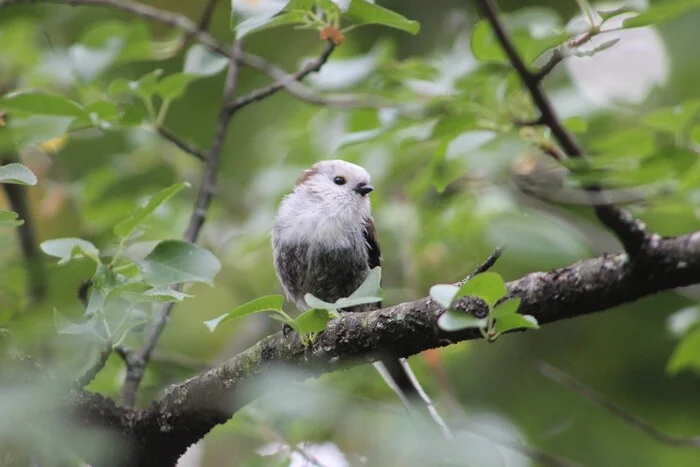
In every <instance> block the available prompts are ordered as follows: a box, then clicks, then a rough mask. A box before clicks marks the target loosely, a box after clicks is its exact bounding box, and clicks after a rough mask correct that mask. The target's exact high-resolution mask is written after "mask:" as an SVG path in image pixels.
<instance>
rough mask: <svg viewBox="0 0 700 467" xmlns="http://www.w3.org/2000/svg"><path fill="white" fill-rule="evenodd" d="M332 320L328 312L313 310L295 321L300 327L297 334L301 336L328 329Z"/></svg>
mask: <svg viewBox="0 0 700 467" xmlns="http://www.w3.org/2000/svg"><path fill="white" fill-rule="evenodd" d="M332 318H333V317H332V316H331V314H330V313H329V312H328V310H325V309H312V310H308V311H305V312H304V313H302V314H300V315H299V316H298V317H297V319H295V320H294V321H295V323H296V324H297V327H298V331H297V332H299V333H300V334H311V333H314V332H321V331H323V330H324V329H326V324H327V323H328V321H330V320H331V319H332Z"/></svg>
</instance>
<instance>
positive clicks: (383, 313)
mask: <svg viewBox="0 0 700 467" xmlns="http://www.w3.org/2000/svg"><path fill="white" fill-rule="evenodd" d="M643 254H644V261H630V260H629V259H628V257H627V256H626V255H624V254H616V255H604V256H601V257H598V258H593V259H588V260H584V261H580V262H578V263H575V264H573V265H571V266H569V267H566V268H562V269H556V270H554V271H551V272H547V273H544V272H536V273H531V274H528V275H527V276H525V277H523V278H521V279H518V280H515V281H513V282H510V283H508V290H509V293H510V295H511V296H513V297H518V298H520V299H521V301H522V304H521V307H520V310H519V312H521V313H523V314H530V315H533V316H535V317H536V318H537V320H538V322H539V323H540V324H541V325H546V324H548V323H552V322H556V321H559V320H563V319H567V318H573V317H577V316H583V315H588V314H591V313H595V312H599V311H603V310H607V309H610V308H613V307H615V306H618V305H621V304H623V303H628V302H632V301H634V300H637V299H640V298H642V297H645V296H648V295H652V294H655V293H658V292H661V291H664V290H670V289H674V288H676V287H682V286H687V285H691V284H696V283H700V231H699V232H695V233H692V234H689V235H684V236H681V237H676V238H666V239H662V238H656V237H655V238H654V239H652V241H651V242H650V246H649V247H648V248H647V249H645V251H644V253H643ZM481 306H483V305H481V304H480V302H479V301H474V300H470V299H469V298H466V299H463V300H462V303H460V304H459V307H460V308H461V309H464V310H466V311H468V312H472V313H478V312H479V307H481ZM442 311H443V310H442V309H441V308H440V306H439V305H438V304H436V303H435V302H433V301H432V300H431V299H430V298H423V299H421V300H417V301H414V302H409V303H402V304H400V305H396V306H393V307H388V308H384V309H381V310H376V311H371V312H367V313H347V314H344V315H342V316H341V317H340V318H338V319H335V320H332V321H331V322H330V323H328V327H327V328H326V330H325V331H324V332H323V333H322V334H321V335H320V336H319V337H318V338H317V340H316V341H315V343H314V344H313V346H311V347H310V348H304V347H303V346H302V345H301V343H300V342H299V341H298V339H296V338H295V339H290V338H285V337H283V336H282V333H278V334H275V335H272V336H269V337H267V338H265V339H263V340H262V341H260V342H258V343H257V344H255V345H253V346H252V347H251V348H249V349H248V350H246V351H244V352H242V353H240V354H238V355H236V356H235V357H233V358H231V359H229V360H228V361H226V362H223V363H221V364H220V365H218V366H216V367H214V368H212V369H211V370H209V371H206V372H205V373H203V374H201V375H199V376H197V377H194V378H191V379H189V380H187V381H185V382H183V383H180V384H176V385H173V386H170V387H169V388H168V389H167V390H166V391H165V392H164V394H163V396H162V397H161V398H160V399H159V400H157V401H156V402H154V403H153V405H152V407H151V408H150V409H148V410H133V409H131V410H129V409H119V410H121V411H120V412H119V414H120V415H119V418H120V422H119V423H117V424H115V423H114V422H113V421H110V422H109V423H108V425H109V426H111V427H112V429H116V430H117V431H118V434H119V436H120V437H126V438H129V439H131V443H132V449H133V450H135V452H133V453H132V455H133V456H135V457H134V458H133V459H134V460H133V462H131V463H130V464H127V465H151V466H158V465H172V464H173V463H174V462H175V460H176V459H177V458H178V457H179V456H180V455H181V454H182V453H184V451H185V450H186V449H187V447H188V446H189V445H190V444H192V443H194V442H196V441H198V440H199V439H201V438H202V437H203V436H204V435H205V434H206V433H207V432H209V431H210V430H211V429H212V428H213V427H214V426H215V425H217V424H220V423H223V422H225V421H226V420H227V419H228V418H230V417H231V415H232V414H233V413H234V412H235V411H236V410H237V409H238V408H240V407H241V406H242V405H244V404H246V403H248V402H249V400H248V399H246V396H244V394H245V393H246V391H238V390H237V389H239V388H240V387H241V385H242V384H245V383H247V382H250V381H251V379H252V378H254V377H256V376H258V375H260V374H263V373H265V372H269V371H272V370H273V369H274V368H276V367H278V366H279V365H280V364H287V365H292V366H295V367H298V368H301V369H303V370H306V373H307V374H309V375H318V374H321V373H325V372H332V371H336V370H339V369H341V368H345V367H347V366H349V365H359V364H365V363H369V362H372V361H376V360H378V359H381V358H383V357H385V355H386V354H389V353H390V354H391V355H393V356H397V357H408V356H410V355H414V354H417V353H419V352H422V351H424V350H427V349H431V348H437V347H442V346H446V345H449V344H451V343H456V342H459V341H464V340H473V339H481V334H480V333H479V332H478V331H475V330H465V331H460V332H455V333H446V332H444V331H441V330H440V329H439V328H438V326H437V319H438V317H439V316H440V314H441V313H442ZM234 395H235V398H234ZM81 397H82V398H87V399H88V402H85V401H83V402H80V401H78V402H73V403H72V405H71V406H72V407H73V408H74V410H75V411H76V412H79V413H83V412H88V413H91V414H97V413H99V411H100V410H105V413H106V414H107V415H105V417H107V416H109V417H113V416H114V414H112V412H111V410H112V409H109V410H107V409H104V408H100V407H93V406H91V405H89V406H88V407H85V406H84V404H85V403H88V404H90V403H91V402H89V401H92V400H93V399H94V398H97V396H94V397H93V396H81ZM101 404H105V402H102V403H101ZM110 407H111V406H110ZM115 410H116V409H115ZM94 417H95V416H93V418H91V419H90V420H91V422H92V423H98V421H95V419H94ZM110 420H112V419H111V418H110ZM102 424H103V425H104V423H102Z"/></svg>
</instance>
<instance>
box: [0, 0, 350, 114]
mask: <svg viewBox="0 0 700 467" xmlns="http://www.w3.org/2000/svg"><path fill="white" fill-rule="evenodd" d="M38 3H53V4H62V5H70V6H75V5H85V6H96V7H105V8H115V9H118V10H121V11H125V12H127V13H130V14H133V15H135V16H138V17H141V18H145V19H148V20H151V21H156V22H159V23H162V24H165V25H168V26H171V27H174V28H177V29H179V30H181V31H183V32H184V33H185V35H186V36H187V37H193V38H194V39H196V40H197V42H199V43H200V44H202V45H204V46H206V47H208V48H209V49H211V50H212V51H214V52H216V53H218V54H221V55H224V56H226V57H231V55H232V54H233V55H234V56H235V58H236V59H237V60H239V61H240V63H241V64H243V65H245V66H248V67H250V68H253V69H254V70H258V71H260V72H262V73H264V74H266V75H268V76H269V77H270V78H272V79H273V80H275V83H274V84H272V85H270V86H268V87H266V88H263V89H264V91H261V92H260V93H257V92H256V91H253V93H251V94H250V95H249V96H247V97H246V98H245V101H243V100H242V101H240V102H237V103H236V104H234V105H233V107H235V108H237V107H243V106H245V105H247V104H249V103H250V102H247V101H251V102H252V101H256V100H260V99H262V98H264V97H267V96H268V95H270V94H273V93H275V92H277V91H279V90H280V89H287V90H288V91H289V92H290V93H291V94H292V95H294V96H296V97H298V98H300V99H303V100H306V101H308V102H310V103H313V104H316V105H327V102H328V101H327V99H325V98H321V97H319V96H316V95H315V94H314V93H313V92H312V91H310V90H309V89H308V88H306V87H305V86H301V85H299V83H297V82H296V81H290V80H289V76H290V75H289V74H288V73H286V72H285V71H284V70H282V69H281V68H279V67H277V66H275V65H274V64H272V63H270V62H268V61H267V60H265V59H263V58H261V57H258V56H256V55H253V54H251V53H247V52H242V51H233V52H232V51H230V50H228V49H227V48H226V47H225V46H224V45H223V44H221V43H220V42H218V41H217V40H216V39H215V38H214V37H213V36H212V35H211V34H209V33H208V32H207V31H206V30H205V29H204V28H202V27H201V26H202V25H203V24H206V23H207V20H206V15H205V14H207V9H206V7H207V5H205V10H204V12H203V14H202V17H201V18H200V21H199V24H195V23H194V22H193V21H192V20H190V19H189V18H187V17H186V16H183V15H179V14H177V13H173V12H170V11H163V10H159V9H157V8H154V7H151V6H149V5H144V4H142V3H138V2H135V1H131V0H0V10H1V9H2V8H3V7H5V6H12V5H22V4H38ZM209 3H215V2H211V1H209ZM211 8H212V9H213V6H212V7H211ZM333 48H334V46H333V45H332V44H331V43H330V42H329V45H328V47H327V48H326V49H325V50H324V52H323V53H322V54H321V56H320V57H319V58H318V59H316V60H314V61H313V62H310V63H309V64H307V65H306V66H305V67H303V68H302V69H301V70H300V71H299V72H298V73H297V74H301V76H300V78H299V79H302V78H303V77H304V76H306V75H308V74H309V73H311V72H313V71H318V68H320V67H321V66H322V65H323V64H324V63H325V62H326V60H328V57H329V56H330V54H331V52H332V51H333ZM337 104H341V105H342V104H344V102H343V101H341V102H339V103H337ZM355 106H356V105H355Z"/></svg>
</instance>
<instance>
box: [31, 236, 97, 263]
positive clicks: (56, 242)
mask: <svg viewBox="0 0 700 467" xmlns="http://www.w3.org/2000/svg"><path fill="white" fill-rule="evenodd" d="M40 247H41V251H43V252H44V253H46V254H47V255H49V256H53V257H56V258H60V260H59V261H58V264H59V265H63V264H66V263H67V262H68V261H70V260H71V259H73V258H82V257H83V256H88V257H90V258H92V259H94V260H96V262H98V263H99V256H100V251H99V250H98V249H97V248H96V247H95V245H93V244H92V243H90V242H88V241H87V240H83V239H80V238H70V237H69V238H56V239H53V240H46V241H44V242H41V245H40Z"/></svg>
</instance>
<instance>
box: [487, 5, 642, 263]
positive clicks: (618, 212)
mask: <svg viewBox="0 0 700 467" xmlns="http://www.w3.org/2000/svg"><path fill="white" fill-rule="evenodd" d="M477 4H478V5H479V7H480V9H481V11H482V14H483V15H484V16H485V17H486V19H487V20H488V22H489V23H490V24H491V28H492V29H493V31H494V33H495V35H496V38H497V40H498V42H499V43H500V45H501V47H502V48H503V50H504V52H505V53H506V55H507V56H508V59H509V61H510V63H511V65H512V66H513V68H514V69H515V71H516V72H517V73H518V75H519V76H520V79H521V81H522V82H523V84H524V85H525V87H526V88H527V90H528V91H529V93H530V96H531V97H532V100H533V102H534V103H535V106H536V107H537V108H538V109H539V111H540V114H541V120H542V122H543V123H544V124H545V125H547V127H549V129H550V130H551V131H552V134H553V135H554V138H555V139H556V140H557V142H558V143H559V145H561V147H562V149H563V150H564V152H565V153H566V154H567V155H568V156H569V157H575V158H578V159H581V160H583V161H586V160H587V158H586V156H585V154H584V152H583V150H582V149H581V147H580V146H579V144H578V143H577V142H576V140H575V139H574V137H573V136H572V135H571V134H570V133H569V132H568V131H567V130H566V128H564V125H563V124H562V123H561V121H560V120H559V117H558V116H557V114H556V112H555V111H554V107H553V106H552V104H551V102H550V101H549V98H548V97H547V96H546V94H545V92H544V90H543V89H542V86H541V84H542V83H541V76H539V75H538V74H533V73H532V72H531V71H530V70H528V68H527V66H526V65H525V63H524V62H523V60H522V58H521V57H520V55H519V54H518V52H517V50H516V49H515V46H514V44H513V42H512V40H511V38H510V36H509V35H508V32H507V31H506V29H505V26H504V25H503V23H502V22H501V20H500V19H499V18H498V14H497V9H496V5H495V3H494V0H479V1H478V2H477ZM585 188H586V189H587V190H588V192H589V193H590V196H591V198H592V200H593V201H594V202H593V203H592V204H593V205H594V210H595V213H596V215H597V216H598V219H600V221H601V222H602V223H603V224H604V225H606V226H607V227H608V228H609V229H610V230H612V231H613V232H614V233H615V235H616V236H617V237H618V239H619V240H620V242H621V243H622V245H623V247H624V248H625V251H626V252H627V253H628V254H629V255H630V256H631V257H636V256H638V255H640V254H641V253H642V251H643V250H644V248H646V247H647V246H648V242H649V238H650V236H649V234H648V233H647V231H646V228H645V226H644V224H643V223H642V222H640V221H638V220H636V219H634V217H632V216H631V215H630V214H629V213H627V212H626V211H624V210H622V209H620V208H618V207H616V206H613V205H612V204H610V202H609V201H608V200H607V199H606V195H605V193H603V192H602V190H601V187H600V186H599V185H597V184H593V185H588V186H586V187H585Z"/></svg>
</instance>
